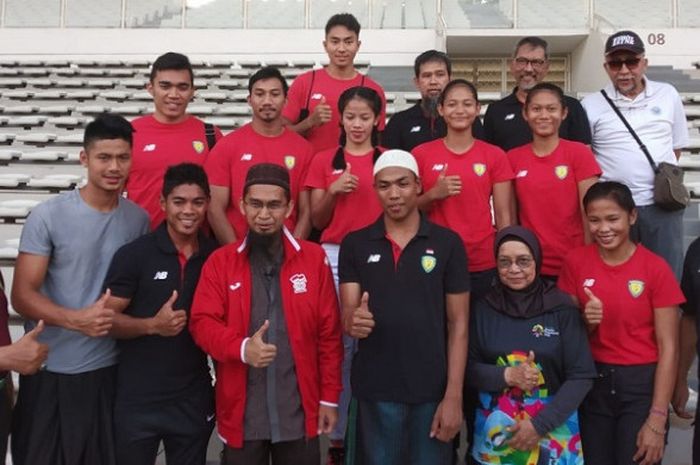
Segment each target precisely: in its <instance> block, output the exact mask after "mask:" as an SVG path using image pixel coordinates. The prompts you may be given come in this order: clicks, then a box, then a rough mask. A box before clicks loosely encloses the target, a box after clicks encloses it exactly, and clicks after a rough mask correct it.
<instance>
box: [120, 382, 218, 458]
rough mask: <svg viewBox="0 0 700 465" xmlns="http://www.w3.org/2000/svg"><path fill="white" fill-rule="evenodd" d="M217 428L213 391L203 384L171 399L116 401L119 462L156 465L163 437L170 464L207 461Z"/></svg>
mask: <svg viewBox="0 0 700 465" xmlns="http://www.w3.org/2000/svg"><path fill="white" fill-rule="evenodd" d="M213 429H214V395H213V392H212V389H211V386H203V387H198V388H197V389H194V390H193V391H192V392H190V393H188V396H187V397H183V398H181V399H177V400H176V401H171V402H159V403H147V404H133V403H122V402H119V401H117V402H116V403H115V406H114V430H115V442H116V447H117V465H153V463H154V462H155V460H156V455H157V453H158V447H159V445H160V442H161V441H163V447H164V448H165V459H166V462H167V463H168V465H204V464H205V463H206V461H207V445H208V444H209V438H210V437H211V432H212V430H213Z"/></svg>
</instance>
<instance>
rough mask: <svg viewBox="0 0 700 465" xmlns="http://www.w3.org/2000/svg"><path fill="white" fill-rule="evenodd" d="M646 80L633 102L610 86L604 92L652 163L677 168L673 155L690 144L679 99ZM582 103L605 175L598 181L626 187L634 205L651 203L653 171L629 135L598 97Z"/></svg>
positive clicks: (664, 87)
mask: <svg viewBox="0 0 700 465" xmlns="http://www.w3.org/2000/svg"><path fill="white" fill-rule="evenodd" d="M644 80H645V83H646V85H645V88H644V91H643V92H642V93H640V94H639V95H637V96H636V97H635V98H634V99H630V98H628V97H625V96H624V95H622V94H620V93H619V92H617V90H615V88H614V87H613V86H612V84H609V85H608V86H607V87H606V88H605V92H607V94H608V96H609V97H610V98H611V99H612V101H613V102H614V103H615V105H616V106H617V107H618V108H619V109H620V112H621V113H622V114H623V115H624V116H625V118H626V119H627V121H628V122H629V124H630V125H631V126H632V128H634V130H635V132H636V133H637V135H638V136H639V138H640V139H641V140H642V142H643V143H644V144H645V145H646V146H647V149H648V150H649V153H650V154H651V156H652V158H653V159H654V161H655V162H656V163H660V162H663V161H665V162H668V163H672V164H674V165H675V164H678V161H677V160H676V156H675V154H674V153H673V151H674V150H675V149H681V148H683V147H687V146H688V143H689V140H688V126H687V123H686V120H685V113H684V111H683V102H682V101H681V97H680V95H678V92H677V91H676V89H675V88H674V87H673V86H671V85H670V84H666V83H663V82H656V81H651V80H649V79H647V78H644ZM581 103H582V105H583V108H584V109H585V110H586V113H587V114H588V121H589V123H590V125H591V134H592V135H593V147H592V148H593V152H594V153H595V155H596V159H597V160H598V164H599V165H600V167H601V169H602V170H603V175H602V176H601V179H602V180H606V181H619V182H621V183H623V184H625V185H627V186H628V187H629V188H630V190H631V191H632V195H633V196H634V201H635V203H636V204H637V205H638V206H639V205H651V204H653V203H654V198H653V197H654V194H653V189H654V172H653V170H652V169H651V165H649V161H648V160H647V158H646V157H645V156H644V153H643V152H642V150H641V149H640V148H639V145H638V144H637V142H636V141H635V140H634V137H632V134H630V133H629V131H628V130H627V128H626V127H625V125H624V123H623V122H622V121H621V120H620V118H619V117H618V116H617V114H616V113H615V111H614V110H613V109H612V108H611V107H610V104H608V102H607V101H606V100H605V98H604V97H603V95H602V94H601V93H600V92H595V93H593V94H591V95H588V96H586V98H584V99H583V101H582V102H581Z"/></svg>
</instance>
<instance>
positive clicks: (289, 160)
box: [284, 155, 297, 170]
mask: <svg viewBox="0 0 700 465" xmlns="http://www.w3.org/2000/svg"><path fill="white" fill-rule="evenodd" d="M296 162H297V159H296V157H295V156H294V155H285V156H284V166H286V167H287V169H288V170H291V169H292V168H294V165H295V164H296Z"/></svg>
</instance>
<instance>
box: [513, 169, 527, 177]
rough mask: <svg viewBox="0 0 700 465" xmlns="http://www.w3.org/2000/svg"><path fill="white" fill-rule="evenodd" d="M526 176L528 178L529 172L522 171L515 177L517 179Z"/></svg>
mask: <svg viewBox="0 0 700 465" xmlns="http://www.w3.org/2000/svg"><path fill="white" fill-rule="evenodd" d="M525 176H527V170H520V171H518V174H516V175H515V177H516V178H524V177H525Z"/></svg>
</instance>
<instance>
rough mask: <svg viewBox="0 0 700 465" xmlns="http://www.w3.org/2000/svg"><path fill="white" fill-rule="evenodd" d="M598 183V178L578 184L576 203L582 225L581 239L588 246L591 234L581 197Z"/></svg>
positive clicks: (587, 179) (588, 179) (584, 180)
mask: <svg viewBox="0 0 700 465" xmlns="http://www.w3.org/2000/svg"><path fill="white" fill-rule="evenodd" d="M596 182H598V177H597V176H596V177H592V178H586V179H583V180H581V181H579V182H578V203H579V209H580V210H581V221H582V223H581V224H583V238H584V243H585V244H586V245H588V244H590V243H591V242H592V241H593V240H592V238H591V232H590V231H589V230H588V218H587V217H586V210H585V209H584V208H583V197H584V196H585V195H586V192H588V189H590V188H591V186H592V185H593V184H595V183H596Z"/></svg>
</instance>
